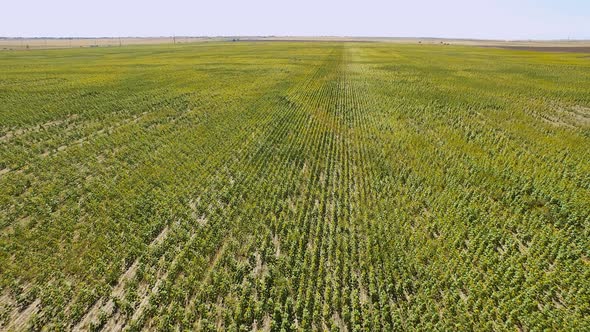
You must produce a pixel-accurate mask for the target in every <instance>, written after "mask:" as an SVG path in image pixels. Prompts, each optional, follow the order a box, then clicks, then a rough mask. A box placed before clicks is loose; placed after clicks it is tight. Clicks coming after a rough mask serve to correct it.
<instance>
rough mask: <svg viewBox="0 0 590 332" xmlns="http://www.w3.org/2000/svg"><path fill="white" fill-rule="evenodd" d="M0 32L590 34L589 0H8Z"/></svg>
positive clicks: (551, 36)
mask: <svg viewBox="0 0 590 332" xmlns="http://www.w3.org/2000/svg"><path fill="white" fill-rule="evenodd" d="M0 17H1V18H0V36H12V37H14V36H23V37H34V36H78V37H91V36H169V35H173V34H175V35H191V36H204V35H208V36H220V35H278V36H295V35H296V36H328V35H329V36H393V37H395V36H399V37H449V38H488V39H566V38H568V37H569V38H572V39H590V0H536V1H534V0H414V1H396V0H392V1H386V0H364V1H354V2H353V1H336V0H330V1H320V0H315V1H314V0H299V1H294V0H293V1H280V0H275V1H271V0H250V1H247V0H244V1H227V0H226V1H222V0H221V1H197V0H193V1H189V0H165V1H153V0H143V1H141V0H100V1H98V0H97V1H86V0H77V1H74V0H7V1H6V2H5V3H4V4H2V15H0Z"/></svg>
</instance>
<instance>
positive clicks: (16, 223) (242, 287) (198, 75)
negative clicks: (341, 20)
mask: <svg viewBox="0 0 590 332" xmlns="http://www.w3.org/2000/svg"><path fill="white" fill-rule="evenodd" d="M589 86H590V61H589V59H588V58H587V57H586V56H585V55H584V54H578V53H541V52H528V51H521V50H505V49H495V48H478V47H472V46H456V45H427V44H422V45H416V44H413V45H407V44H396V43H375V42H373V43H357V42H355V43H352V42H351V43H344V42H323V43H303V42H299V43H296V42H281V43H276V42H260V41H258V42H239V43H232V42H227V43H224V42H219V43H218V42H209V43H194V44H180V45H179V44H177V45H146V46H128V47H122V48H118V47H108V48H107V47H104V48H101V47H99V48H72V49H57V50H30V51H6V52H0V330H26V329H32V330H41V329H45V330H74V331H83V330H121V329H124V330H128V331H136V330H163V331H166V330H170V331H173V330H193V329H196V330H229V331H237V330H240V331H247V330H263V331H283V330H284V331H293V330H311V329H317V330H334V331H337V330H343V331H373V330H386V331H390V330H392V329H397V330H419V331H424V330H440V331H452V330H485V331H491V330H498V331H515V330H520V331H537V330H545V329H546V330H571V331H582V330H587V329H589V328H590V208H589V207H590V91H589V90H588V87H589Z"/></svg>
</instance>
